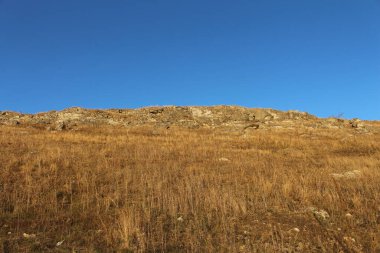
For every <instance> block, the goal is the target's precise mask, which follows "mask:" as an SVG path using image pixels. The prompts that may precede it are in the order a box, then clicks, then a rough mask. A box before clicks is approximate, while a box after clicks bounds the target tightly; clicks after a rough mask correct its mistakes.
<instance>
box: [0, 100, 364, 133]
mask: <svg viewBox="0 0 380 253" xmlns="http://www.w3.org/2000/svg"><path fill="white" fill-rule="evenodd" d="M18 124H20V125H30V126H34V127H40V128H45V129H49V130H70V129H76V128H79V127H81V126H98V125H115V126H124V127H128V126H140V125H151V126H156V127H166V128H169V127H171V126H179V127H186V128H200V127H206V128H221V129H226V130H231V131H242V132H245V131H251V130H261V129H263V130H265V129H283V128H286V129H295V128H305V129H315V128H321V129H324V128H326V129H329V128H331V129H341V128H346V129H361V130H362V129H367V130H368V129H369V128H368V126H367V125H366V124H364V123H363V121H360V120H358V119H354V120H351V121H348V120H343V119H336V118H328V119H320V118H317V117H315V116H313V115H310V114H308V113H305V112H299V111H286V112H282V111H278V110H273V109H259V108H245V107H239V106H210V107H202V106H164V107H145V108H139V109H108V110H89V109H83V108H79V107H73V108H68V109H65V110H62V111H50V112H45V113H37V114H20V113H15V112H0V125H18Z"/></svg>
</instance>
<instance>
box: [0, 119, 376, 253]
mask: <svg viewBox="0 0 380 253" xmlns="http://www.w3.org/2000/svg"><path fill="white" fill-rule="evenodd" d="M348 134H350V135H348ZM352 170H359V171H360V173H361V174H360V175H358V176H357V177H354V178H338V179H335V178H334V177H332V176H331V174H332V173H344V172H347V171H352ZM0 193H1V194H0V243H1V245H0V247H1V248H0V249H1V250H2V251H3V252H4V253H8V252H380V136H379V135H378V134H372V135H366V134H355V132H354V130H351V129H350V130H347V129H341V130H318V129H315V130H276V131H274V130H273V131H260V130H257V131H252V132H250V133H249V134H245V135H241V134H234V133H228V132H221V131H212V130H207V129H198V130H189V129H180V128H175V127H173V128H170V129H154V128H151V127H148V126H145V127H143V126H141V127H134V128H121V127H120V128H117V127H111V126H104V127H93V128H85V127H83V128H82V129H79V130H77V131H62V132H53V131H46V130H39V129H35V128H28V127H21V126H13V127H12V126H0ZM322 211H325V212H326V213H328V217H325V218H321V217H320V216H318V215H317V214H318V213H320V212H322ZM57 243H58V244H57ZM0 252H1V251H0Z"/></svg>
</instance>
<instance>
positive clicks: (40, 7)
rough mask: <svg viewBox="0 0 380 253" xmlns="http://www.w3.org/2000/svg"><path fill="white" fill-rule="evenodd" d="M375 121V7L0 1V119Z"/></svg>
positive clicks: (324, 2)
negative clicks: (109, 111)
mask: <svg viewBox="0 0 380 253" xmlns="http://www.w3.org/2000/svg"><path fill="white" fill-rule="evenodd" d="M216 104H227V105H242V106H247V107H270V108H275V109H281V110H288V109H298V110H302V111H308V112H310V113H313V114H316V115H318V116H323V117H326V116H330V115H338V114H340V113H344V117H346V118H351V117H360V118H364V119H380V0H186V1H185V0H59V1H58V0H56V1H55V0H32V1H31V0H0V110H14V111H21V112H40V111H48V110H60V109H63V108H65V107H71V106H82V107H87V108H135V107H142V106H149V105H216Z"/></svg>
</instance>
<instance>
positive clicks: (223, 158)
mask: <svg viewBox="0 0 380 253" xmlns="http://www.w3.org/2000/svg"><path fill="white" fill-rule="evenodd" d="M218 161H219V162H230V161H231V160H230V159H228V158H226V157H221V158H219V159H218Z"/></svg>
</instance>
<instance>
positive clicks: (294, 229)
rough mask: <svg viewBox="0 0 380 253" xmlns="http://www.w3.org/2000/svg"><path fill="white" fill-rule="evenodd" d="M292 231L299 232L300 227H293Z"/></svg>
mask: <svg viewBox="0 0 380 253" xmlns="http://www.w3.org/2000/svg"><path fill="white" fill-rule="evenodd" d="M292 231H293V232H296V233H299V232H300V229H299V228H293V229H292Z"/></svg>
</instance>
